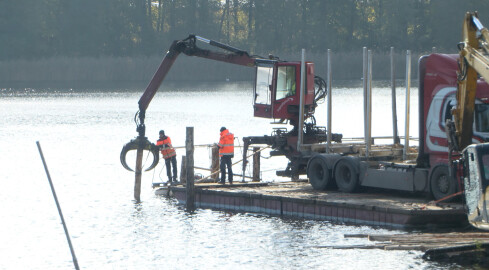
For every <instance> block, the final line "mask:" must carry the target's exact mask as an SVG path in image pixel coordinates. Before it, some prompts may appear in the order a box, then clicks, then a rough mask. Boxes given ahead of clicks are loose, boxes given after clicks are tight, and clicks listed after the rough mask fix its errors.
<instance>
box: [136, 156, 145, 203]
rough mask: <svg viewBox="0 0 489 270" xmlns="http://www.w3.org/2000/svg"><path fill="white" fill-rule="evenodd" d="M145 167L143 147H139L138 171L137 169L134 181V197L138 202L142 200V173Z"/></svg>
mask: <svg viewBox="0 0 489 270" xmlns="http://www.w3.org/2000/svg"><path fill="white" fill-rule="evenodd" d="M142 167H143V149H142V148H141V147H138V150H137V152H136V171H135V173H134V174H135V181H134V199H135V200H136V202H140V201H141V175H142Z"/></svg>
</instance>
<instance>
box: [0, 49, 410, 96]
mask: <svg viewBox="0 0 489 270" xmlns="http://www.w3.org/2000/svg"><path fill="white" fill-rule="evenodd" d="M404 53H405V52H404ZM419 56H420V54H414V53H413V54H412V58H411V66H412V70H411V74H412V75H411V76H412V79H413V80H416V79H417V72H418V71H417V60H418V59H419ZM298 58H300V57H299V55H292V56H290V55H289V56H287V55H285V56H283V57H281V59H288V60H291V61H297V59H298ZM405 58H406V57H405V55H404V54H402V53H396V55H395V71H396V79H397V80H403V79H404V74H405V61H406V59H405ZM162 59H163V56H151V57H146V56H141V57H108V56H106V57H99V58H93V57H81V58H69V57H53V58H46V59H38V60H11V61H0V89H1V88H19V87H20V88H28V87H61V88H65V87H68V88H78V87H82V88H94V87H95V88H98V87H102V88H106V87H108V86H109V87H111V86H113V87H130V88H145V87H146V86H147V84H148V83H149V81H150V80H151V78H152V76H153V74H154V72H155V71H156V69H157V68H158V66H159V65H160V63H161V61H162ZM306 60H307V61H313V62H314V63H315V73H316V75H319V76H321V77H323V78H325V79H326V75H325V74H326V68H325V66H326V60H327V56H326V54H312V53H311V54H307V53H306ZM331 65H332V74H333V75H332V78H333V81H337V80H340V81H341V80H352V81H361V78H362V67H363V63H362V53H361V52H352V53H338V54H335V53H333V54H332V62H331ZM254 76H255V75H254V69H253V68H248V67H243V66H239V65H232V64H227V63H223V62H216V61H212V60H206V59H202V58H196V57H187V56H185V55H182V56H180V57H179V58H178V59H177V61H176V62H175V64H174V65H173V67H172V69H171V70H170V72H169V73H168V75H167V77H166V78H165V81H166V82H226V81H230V82H236V81H253V80H254ZM372 77H373V80H390V55H389V54H388V53H385V54H376V53H374V54H373V72H372Z"/></svg>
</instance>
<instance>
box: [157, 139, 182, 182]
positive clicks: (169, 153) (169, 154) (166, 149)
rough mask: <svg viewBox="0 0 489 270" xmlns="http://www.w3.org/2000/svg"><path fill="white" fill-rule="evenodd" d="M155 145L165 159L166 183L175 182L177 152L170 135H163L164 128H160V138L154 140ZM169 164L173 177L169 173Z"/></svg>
mask: <svg viewBox="0 0 489 270" xmlns="http://www.w3.org/2000/svg"><path fill="white" fill-rule="evenodd" d="M156 145H157V146H158V147H159V148H160V149H161V154H162V155H163V158H164V159H165V165H166V175H167V176H168V183H169V184H171V183H172V180H173V182H175V183H176V182H177V153H176V152H175V149H174V148H173V146H172V145H171V139H170V137H168V136H166V135H165V131H164V130H160V138H159V139H158V141H156ZM170 163H171V166H172V167H173V177H172V175H171V168H170Z"/></svg>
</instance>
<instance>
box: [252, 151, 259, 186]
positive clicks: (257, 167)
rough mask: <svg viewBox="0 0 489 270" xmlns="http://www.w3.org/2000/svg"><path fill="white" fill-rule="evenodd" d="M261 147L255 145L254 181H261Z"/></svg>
mask: <svg viewBox="0 0 489 270" xmlns="http://www.w3.org/2000/svg"><path fill="white" fill-rule="evenodd" d="M259 150H260V147H253V153H254V154H253V182H260V152H259Z"/></svg>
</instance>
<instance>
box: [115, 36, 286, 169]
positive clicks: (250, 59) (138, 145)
mask: <svg viewBox="0 0 489 270" xmlns="http://www.w3.org/2000/svg"><path fill="white" fill-rule="evenodd" d="M197 40H199V41H201V42H204V43H207V44H209V45H211V46H215V47H218V48H221V49H223V50H225V51H226V52H218V51H211V50H206V49H202V48H199V47H197V45H196V41H197ZM181 53H183V54H185V55H188V56H197V57H202V58H207V59H211V60H215V61H221V62H227V63H230V64H236V65H242V66H248V67H255V66H256V64H257V63H258V62H259V63H264V64H268V65H273V64H274V63H276V62H277V60H273V59H272V60H270V59H264V58H260V57H255V56H250V55H249V54H248V53H247V52H246V51H243V50H240V49H237V48H234V47H232V46H229V45H226V44H223V43H220V42H217V41H213V40H209V39H206V38H203V37H199V36H195V35H190V36H188V37H187V38H185V39H182V40H176V41H174V42H173V43H172V45H171V46H170V49H169V50H168V52H167V53H166V55H165V58H164V59H163V61H162V62H161V64H160V66H159V67H158V69H157V70H156V72H155V74H154V75H153V78H152V79H151V81H150V83H149V84H148V86H147V87H146V90H145V91H144V93H143V95H142V96H141V98H140V99H139V111H138V112H137V113H136V115H135V117H134V121H135V122H136V125H137V127H136V131H137V132H138V136H137V137H136V138H135V139H133V140H131V141H130V142H129V143H127V144H126V145H124V147H123V148H122V151H121V155H120V160H121V164H122V166H123V167H124V168H126V169H127V170H130V171H133V169H131V168H130V167H129V166H128V165H127V162H126V154H127V152H129V151H130V150H136V149H137V150H148V151H150V152H152V153H153V157H154V159H153V163H152V164H151V166H149V167H148V168H147V169H146V170H147V171H148V170H151V169H153V168H154V167H156V165H157V164H158V160H159V153H158V149H157V147H156V146H155V145H154V144H153V143H151V142H150V141H149V140H148V139H147V138H146V137H145V132H146V127H145V124H144V119H145V114H146V110H147V108H148V106H149V103H151V100H152V99H153V97H154V96H155V94H156V92H157V91H158V89H159V87H160V85H161V83H162V82H163V80H164V79H165V77H166V75H167V74H168V72H169V71H170V69H171V67H172V66H173V63H175V60H176V59H177V57H178V55H180V54H181ZM136 167H137V165H136Z"/></svg>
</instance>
